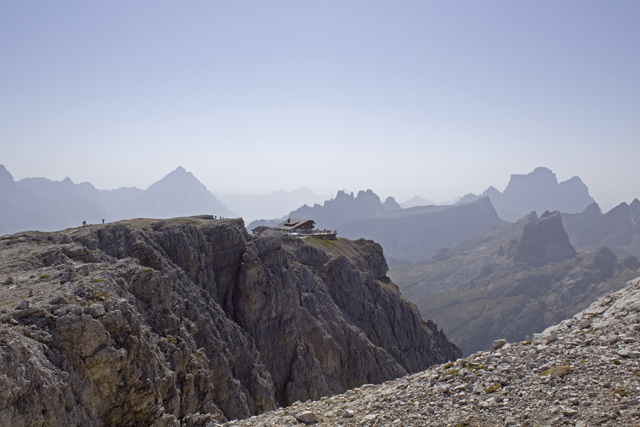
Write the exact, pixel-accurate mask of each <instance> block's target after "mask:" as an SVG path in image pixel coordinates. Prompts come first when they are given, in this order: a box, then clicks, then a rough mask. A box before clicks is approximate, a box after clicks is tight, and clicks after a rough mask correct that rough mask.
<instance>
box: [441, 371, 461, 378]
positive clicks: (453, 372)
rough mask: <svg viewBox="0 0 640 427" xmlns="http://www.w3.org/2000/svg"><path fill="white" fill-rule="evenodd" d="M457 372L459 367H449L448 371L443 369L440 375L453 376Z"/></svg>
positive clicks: (456, 374)
mask: <svg viewBox="0 0 640 427" xmlns="http://www.w3.org/2000/svg"><path fill="white" fill-rule="evenodd" d="M458 372H460V369H449V370H448V371H445V372H444V373H443V374H442V375H443V376H447V375H453V376H454V377H456V376H458Z"/></svg>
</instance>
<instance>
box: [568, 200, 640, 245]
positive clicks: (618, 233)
mask: <svg viewBox="0 0 640 427" xmlns="http://www.w3.org/2000/svg"><path fill="white" fill-rule="evenodd" d="M562 222H563V223H564V227H565V229H566V230H567V233H568V234H569V237H570V238H571V242H572V243H573V244H574V245H575V246H576V247H582V248H589V247H593V246H603V245H605V246H608V247H610V248H611V249H613V251H614V252H616V254H617V255H618V256H621V257H626V256H629V255H637V256H640V200H638V199H634V200H633V201H632V202H631V204H627V203H621V204H619V205H618V206H616V207H615V208H613V209H611V210H610V211H609V212H607V213H606V214H603V213H602V211H601V210H600V207H599V206H598V204H596V203H592V204H590V205H589V206H587V208H586V209H585V210H584V211H582V212H580V213H577V214H566V213H565V214H563V215H562Z"/></svg>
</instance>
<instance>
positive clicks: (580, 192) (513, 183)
mask: <svg viewBox="0 0 640 427" xmlns="http://www.w3.org/2000/svg"><path fill="white" fill-rule="evenodd" d="M485 196H486V197H489V198H490V199H491V203H492V204H493V207H494V208H495V209H496V212H498V216H499V217H500V218H502V219H504V220H506V221H510V222H514V221H517V220H518V218H521V217H523V216H524V215H527V214H528V213H529V212H531V211H536V212H537V213H538V214H539V215H540V214H542V213H543V212H544V211H554V210H558V211H560V212H567V213H577V212H582V211H583V210H584V209H585V208H586V207H587V206H588V205H589V204H591V203H594V202H595V201H594V200H593V198H592V197H591V196H590V195H589V189H588V188H587V186H586V185H585V184H584V183H583V182H582V180H581V179H580V178H578V177H577V176H574V177H573V178H571V179H569V180H567V181H563V182H560V183H558V180H557V178H556V174H555V173H553V172H552V171H551V170H549V169H547V168H543V167H539V168H536V169H535V170H534V171H533V172H531V173H528V174H526V175H517V174H513V175H511V179H510V180H509V184H508V185H507V187H506V188H505V190H504V192H502V193H501V192H500V191H499V190H497V189H496V188H494V187H489V188H488V189H486V190H485V191H484V192H483V193H482V194H480V195H475V194H467V195H465V196H463V197H462V198H461V199H460V200H459V201H458V203H468V202H471V201H473V200H477V199H478V198H480V197H485Z"/></svg>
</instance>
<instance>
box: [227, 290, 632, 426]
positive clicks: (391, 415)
mask: <svg viewBox="0 0 640 427" xmlns="http://www.w3.org/2000/svg"><path fill="white" fill-rule="evenodd" d="M639 310H640V279H636V280H633V281H631V282H629V283H628V284H627V285H626V286H625V288H624V289H622V290H620V291H619V292H616V293H614V294H612V295H609V296H607V297H603V298H600V299H599V300H597V301H596V302H594V303H593V304H592V305H591V306H590V307H589V308H587V309H586V310H584V311H582V312H580V313H578V314H576V315H575V316H573V317H572V318H570V319H566V320H564V321H562V322H561V323H559V324H558V325H554V326H551V327H549V328H548V329H546V330H545V331H543V332H542V333H540V334H536V335H534V336H533V338H531V337H528V338H527V340H526V341H520V342H505V340H499V342H497V343H496V344H499V345H495V346H494V348H493V349H492V350H490V351H482V352H478V353H475V354H473V355H470V356H469V357H467V358H464V359H459V360H457V361H456V362H454V363H447V364H446V365H439V366H433V367H432V368H430V369H429V370H427V371H424V372H421V373H418V374H415V375H410V376H406V377H403V378H399V379H396V380H393V381H388V382H385V383H384V384H380V385H375V386H374V385H366V386H362V387H359V388H357V389H353V390H349V391H348V392H346V393H344V394H341V395H336V396H333V397H330V398H326V399H322V400H321V401H315V402H298V403H296V404H295V405H292V406H291V407H289V408H286V409H280V410H277V411H273V412H269V413H266V414H263V415H260V416H259V417H257V418H252V419H250V420H242V421H238V422H234V423H233V424H226V426H229V427H244V426H246V427H249V426H251V427H253V426H278V427H284V426H301V425H302V424H300V423H299V420H304V419H307V420H318V421H319V423H318V424H316V425H318V426H322V427H330V426H331V427H333V426H335V427H363V426H396V425H397V426H411V427H447V426H476V427H496V426H500V427H502V426H523V427H524V426H536V427H537V426H575V427H587V426H638V425H640V408H639V402H638V395H637V393H638V390H637V384H638V376H637V367H638V358H640V314H638V311H639Z"/></svg>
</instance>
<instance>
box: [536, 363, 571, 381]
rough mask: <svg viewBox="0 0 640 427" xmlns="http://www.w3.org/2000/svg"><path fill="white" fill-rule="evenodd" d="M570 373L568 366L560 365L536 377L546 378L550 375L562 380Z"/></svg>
mask: <svg viewBox="0 0 640 427" xmlns="http://www.w3.org/2000/svg"><path fill="white" fill-rule="evenodd" d="M570 373H571V367H570V366H569V365H561V366H554V367H553V368H549V369H547V370H546V371H543V372H540V373H539V374H538V375H539V376H541V377H547V376H549V375H551V376H552V377H559V378H562V377H564V376H565V375H567V374H570Z"/></svg>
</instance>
